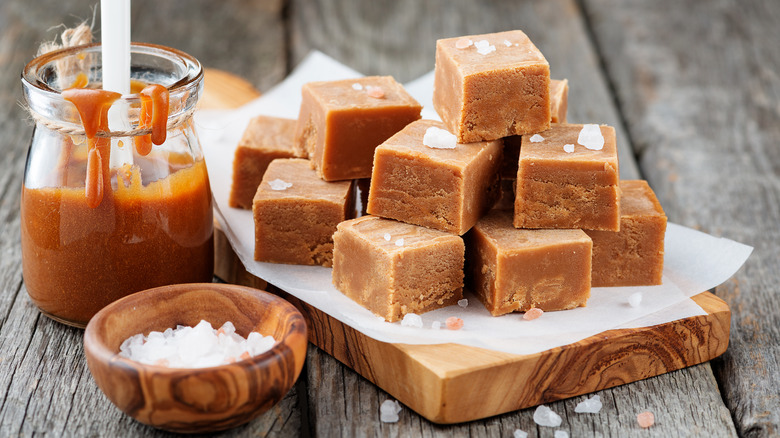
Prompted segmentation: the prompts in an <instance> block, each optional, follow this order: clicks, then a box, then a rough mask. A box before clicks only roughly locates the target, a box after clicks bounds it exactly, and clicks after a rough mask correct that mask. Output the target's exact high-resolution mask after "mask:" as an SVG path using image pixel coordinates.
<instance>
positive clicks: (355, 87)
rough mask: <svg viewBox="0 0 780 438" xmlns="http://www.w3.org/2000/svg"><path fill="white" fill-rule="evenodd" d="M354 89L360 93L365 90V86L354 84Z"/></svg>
mask: <svg viewBox="0 0 780 438" xmlns="http://www.w3.org/2000/svg"><path fill="white" fill-rule="evenodd" d="M352 89H353V90H355V91H360V90H362V89H363V86H362V85H360V84H358V83H357V82H355V83H354V84H352Z"/></svg>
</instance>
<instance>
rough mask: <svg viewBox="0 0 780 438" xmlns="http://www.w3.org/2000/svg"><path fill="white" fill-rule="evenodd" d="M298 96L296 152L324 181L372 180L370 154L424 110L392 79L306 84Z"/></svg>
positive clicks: (379, 78) (371, 157)
mask: <svg viewBox="0 0 780 438" xmlns="http://www.w3.org/2000/svg"><path fill="white" fill-rule="evenodd" d="M301 93H302V94H303V101H302V102H301V109H300V114H299V116H298V126H297V128H296V133H295V150H296V153H298V154H299V155H300V156H308V157H309V159H310V160H311V163H312V166H313V167H314V168H315V169H317V174H318V175H319V176H320V177H321V178H322V179H324V180H325V181H339V180H347V179H357V178H370V177H371V165H372V163H373V160H374V149H375V148H376V147H377V146H379V145H380V144H381V143H382V142H383V141H385V140H387V139H388V138H390V136H392V135H393V134H395V133H396V132H398V131H400V130H401V128H403V127H404V126H406V125H408V124H409V123H411V122H413V121H415V120H417V119H419V118H420V110H421V109H422V107H421V106H420V104H419V103H417V101H416V100H414V98H412V97H411V96H410V95H409V93H407V92H406V90H404V88H403V87H402V86H401V85H400V84H399V83H398V82H396V81H395V79H393V78H392V77H391V76H371V77H365V78H360V79H348V80H341V81H325V82H310V83H308V84H305V85H304V86H303V88H302V91H301Z"/></svg>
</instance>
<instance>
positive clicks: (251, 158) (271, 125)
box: [228, 116, 298, 210]
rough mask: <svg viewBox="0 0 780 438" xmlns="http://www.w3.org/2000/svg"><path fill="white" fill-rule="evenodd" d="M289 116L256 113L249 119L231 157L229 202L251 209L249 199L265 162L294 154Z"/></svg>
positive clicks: (292, 128)
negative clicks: (285, 117)
mask: <svg viewBox="0 0 780 438" xmlns="http://www.w3.org/2000/svg"><path fill="white" fill-rule="evenodd" d="M297 123H298V122H297V121H296V120H292V119H281V118H278V117H267V116H257V117H254V118H253V119H252V120H250V121H249V125H248V126H247V128H246V130H245V131H244V135H243V136H242V137H241V140H240V141H239V142H238V147H237V148H236V155H235V158H234V159H233V185H232V186H231V188H230V197H229V199H228V205H230V206H231V207H236V208H244V209H247V210H251V209H252V199H253V198H254V197H255V193H256V192H257V187H258V186H259V185H260V181H262V180H263V174H264V173H265V169H266V168H268V164H269V163H270V162H271V161H273V160H275V159H277V158H294V157H295V154H294V152H293V148H292V144H293V138H294V136H295V125H296V124H297Z"/></svg>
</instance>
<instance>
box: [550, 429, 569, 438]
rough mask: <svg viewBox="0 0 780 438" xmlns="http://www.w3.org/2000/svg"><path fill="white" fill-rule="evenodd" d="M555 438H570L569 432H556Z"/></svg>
mask: <svg viewBox="0 0 780 438" xmlns="http://www.w3.org/2000/svg"><path fill="white" fill-rule="evenodd" d="M553 436H554V437H555V438H569V432H566V431H565V430H556V431H555V435H553Z"/></svg>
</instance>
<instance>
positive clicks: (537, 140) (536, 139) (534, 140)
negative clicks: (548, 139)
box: [531, 134, 544, 143]
mask: <svg viewBox="0 0 780 438" xmlns="http://www.w3.org/2000/svg"><path fill="white" fill-rule="evenodd" d="M543 141H544V137H542V136H541V135H539V134H534V135H532V136H531V143H541V142H543Z"/></svg>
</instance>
